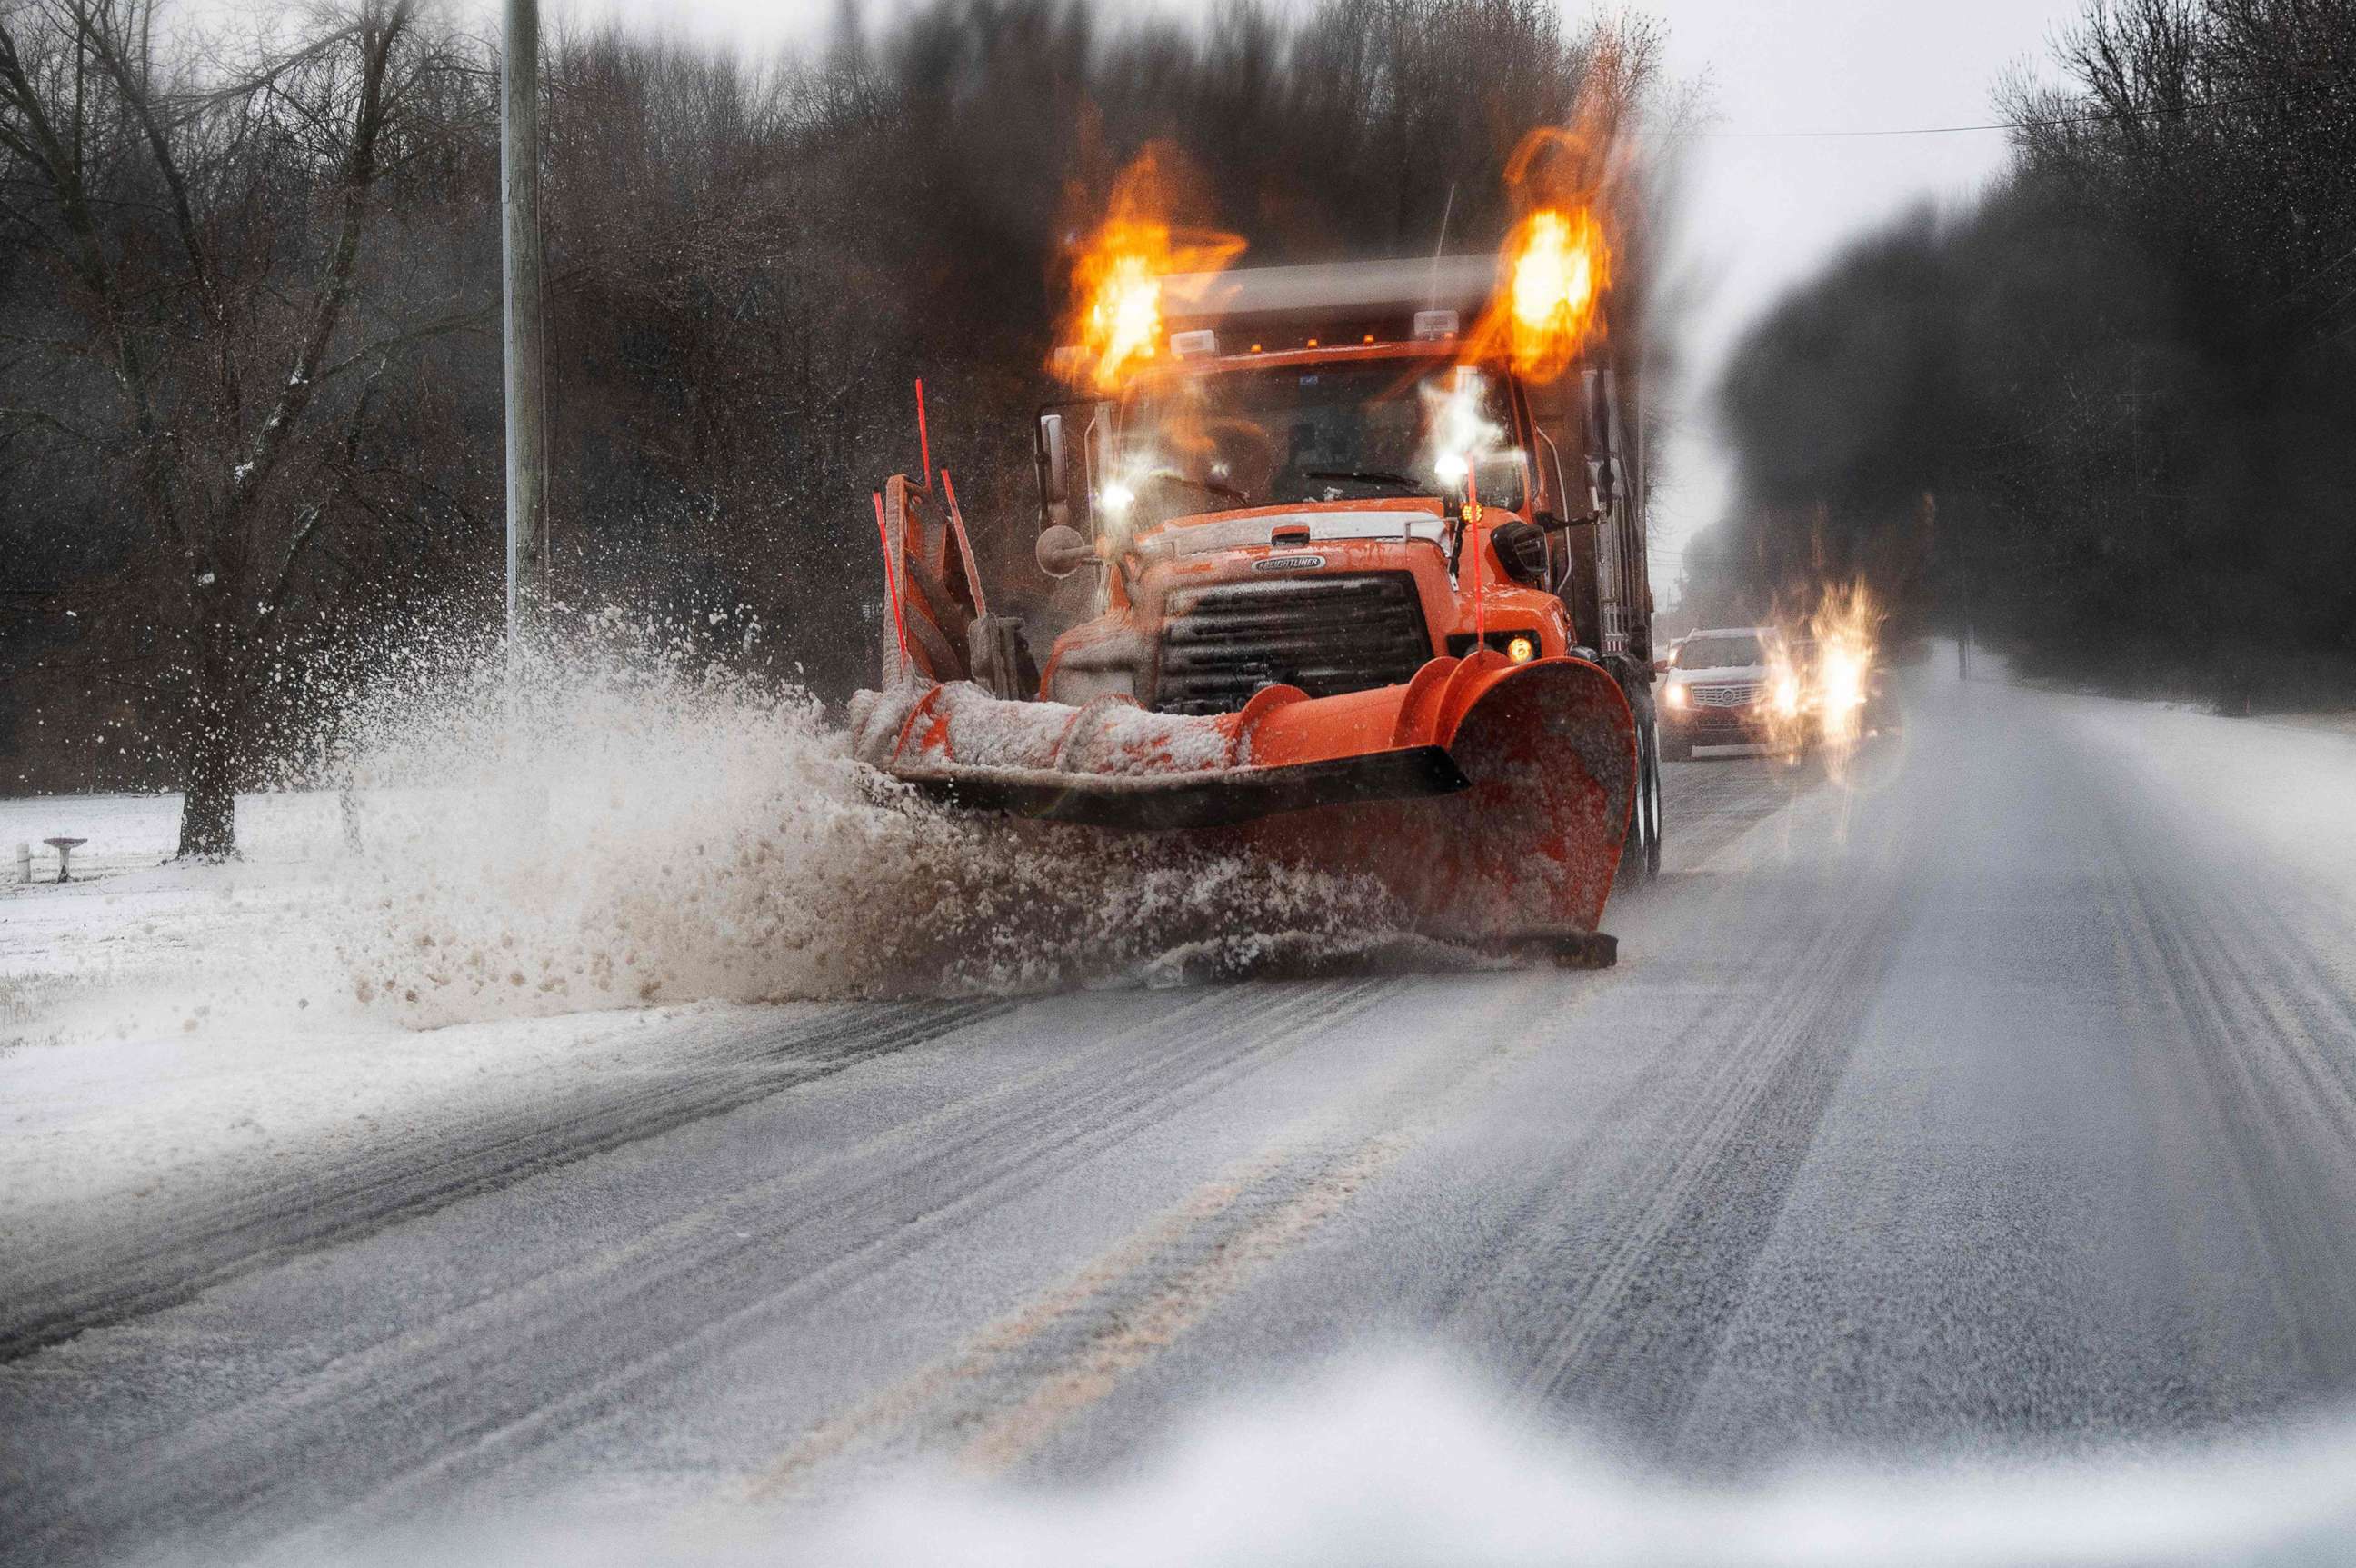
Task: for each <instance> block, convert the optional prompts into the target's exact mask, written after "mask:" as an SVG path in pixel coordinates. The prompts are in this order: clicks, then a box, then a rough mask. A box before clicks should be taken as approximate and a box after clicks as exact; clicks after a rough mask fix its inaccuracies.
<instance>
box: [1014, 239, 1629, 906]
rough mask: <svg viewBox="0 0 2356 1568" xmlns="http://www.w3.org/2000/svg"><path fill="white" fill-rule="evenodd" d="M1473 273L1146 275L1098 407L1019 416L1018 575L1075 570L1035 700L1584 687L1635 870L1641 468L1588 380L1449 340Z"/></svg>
mask: <svg viewBox="0 0 2356 1568" xmlns="http://www.w3.org/2000/svg"><path fill="white" fill-rule="evenodd" d="M1494 278H1495V263H1494V259H1493V258H1490V257H1485V256H1481V257H1461V258H1449V259H1445V260H1443V261H1442V262H1440V263H1431V262H1423V263H1354V264H1349V265H1343V266H1321V267H1284V268H1265V269H1255V270H1253V271H1251V272H1244V273H1226V274H1213V275H1206V276H1202V277H1185V276H1181V277H1175V278H1172V279H1168V280H1165V283H1164V290H1163V297H1164V300H1165V302H1167V303H1166V309H1167V312H1168V317H1169V320H1168V325H1169V327H1170V328H1171V329H1170V331H1169V333H1168V338H1167V348H1166V351H1163V352H1159V353H1157V354H1156V355H1154V356H1153V358H1152V359H1151V360H1150V361H1149V362H1148V363H1147V364H1145V365H1144V366H1142V367H1141V368H1140V369H1139V370H1138V371H1136V372H1135V373H1134V374H1133V375H1131V376H1130V378H1129V379H1128V380H1127V381H1126V383H1125V384H1124V385H1123V386H1121V387H1120V388H1119V389H1118V391H1117V392H1115V393H1114V394H1113V395H1108V396H1106V397H1102V398H1098V399H1094V400H1088V401H1085V402H1079V403H1066V404H1060V405H1057V406H1055V407H1052V408H1050V409H1048V410H1046V411H1044V412H1043V413H1042V415H1041V417H1040V421H1039V430H1038V442H1037V460H1038V467H1039V477H1040V494H1041V518H1042V523H1043V532H1042V535H1041V539H1040V548H1039V561H1040V564H1041V566H1042V568H1043V569H1044V570H1045V571H1047V572H1048V573H1049V574H1050V575H1056V576H1063V575H1070V574H1072V573H1075V572H1087V573H1090V574H1093V582H1092V584H1091V585H1090V586H1089V599H1088V607H1089V609H1090V610H1091V611H1092V612H1093V613H1091V614H1088V615H1087V617H1086V618H1084V619H1082V620H1081V621H1080V622H1079V623H1078V624H1077V625H1075V626H1073V627H1072V628H1070V629H1068V630H1066V632H1065V633H1064V634H1063V635H1062V636H1061V637H1059V638H1058V639H1056V640H1055V646H1054V648H1053V650H1052V651H1051V653H1050V654H1049V656H1048V658H1047V660H1046V661H1045V664H1044V668H1043V671H1042V676H1041V685H1040V691H1039V695H1040V696H1042V697H1044V698H1046V699H1048V700H1050V701H1053V702H1056V703H1066V704H1071V705H1075V706H1077V705H1081V704H1084V703H1087V702H1090V701H1093V700H1096V699H1098V698H1103V697H1107V696H1117V697H1124V698H1128V699H1130V700H1131V701H1134V702H1135V703H1138V704H1139V705H1140V706H1141V707H1143V708H1145V709H1147V710H1149V711H1152V712H1160V713H1172V714H1213V713H1222V712H1230V711H1233V710H1236V709H1238V708H1240V707H1242V706H1243V704H1244V703H1246V702H1247V701H1248V700H1249V699H1250V698H1251V696H1252V695H1253V693H1255V692H1257V691H1258V690H1260V689H1262V688H1264V687H1268V686H1278V685H1281V686H1291V687H1296V688H1298V689H1300V690H1301V691H1302V692H1305V693H1308V694H1309V695H1311V696H1312V697H1324V696H1336V695H1341V694H1344V693H1352V692H1359V691H1365V690H1369V689H1372V688H1375V687H1381V686H1391V685H1397V684H1400V683H1403V682H1407V681H1408V680H1409V679H1410V678H1411V677H1412V676H1413V675H1414V674H1415V672H1416V671H1418V669H1419V668H1420V667H1421V666H1422V665H1423V664H1424V663H1425V662H1426V661H1428V660H1431V659H1433V658H1436V657H1441V656H1455V657H1459V658H1461V657H1463V656H1465V655H1467V654H1468V653H1470V652H1472V651H1473V650H1475V649H1476V648H1478V647H1484V646H1485V647H1486V648H1488V649H1490V650H1494V651H1496V652H1497V653H1500V654H1503V655H1504V656H1505V657H1506V658H1507V659H1509V660H1514V661H1515V662H1516V663H1521V662H1526V661H1529V660H1536V659H1541V658H1550V657H1558V656H1564V655H1568V656H1571V657H1575V658H1580V659H1584V660H1589V661H1591V662H1594V663H1598V664H1600V665H1601V666H1602V667H1603V668H1604V669H1605V670H1606V671H1608V672H1610V673H1611V674H1612V677H1613V679H1614V680H1615V681H1616V682H1618V683H1619V684H1620V686H1621V688H1622V693H1623V694H1624V695H1625V696H1626V697H1627V698H1628V701H1629V703H1630V707H1631V710H1632V713H1633V714H1634V716H1635V719H1636V724H1637V733H1638V750H1639V764H1640V768H1639V771H1640V777H1641V780H1642V782H1641V783H1640V787H1639V789H1638V796H1637V806H1636V809H1635V811H1634V813H1633V818H1634V823H1633V826H1632V829H1631V841H1632V843H1631V847H1632V848H1635V849H1638V850H1639V851H1640V853H1639V854H1638V855H1637V856H1636V857H1635V864H1636V865H1638V866H1642V867H1649V866H1650V865H1655V864H1656V863H1657V857H1658V853H1659V836H1660V835H1659V829H1660V819H1659V799H1658V743H1657V736H1656V731H1655V725H1654V722H1653V704H1652V700H1651V686H1652V676H1653V670H1652V664H1651V646H1650V629H1651V600H1650V593H1649V589H1648V588H1647V587H1646V585H1645V578H1644V530H1643V526H1642V516H1643V513H1642V495H1641V487H1640V479H1641V473H1640V468H1639V466H1638V464H1637V463H1636V461H1635V454H1634V453H1633V451H1631V450H1629V449H1628V447H1627V445H1626V444H1625V443H1624V442H1623V441H1622V439H1621V435H1620V432H1621V419H1620V413H1619V408H1618V404H1617V393H1616V376H1615V373H1614V368H1613V367H1612V366H1611V365H1610V364H1609V363H1604V364H1599V365H1588V366H1582V367H1580V368H1578V369H1576V370H1575V371H1573V372H1572V373H1571V374H1569V375H1568V376H1565V377H1563V378H1561V379H1560V380H1559V381H1557V382H1556V383H1554V384H1552V385H1537V384H1533V383H1531V382H1529V381H1526V379H1525V378H1523V377H1521V376H1519V375H1517V374H1515V371H1514V370H1513V368H1512V366H1511V364H1510V363H1509V362H1508V361H1507V360H1506V359H1505V357H1504V356H1503V355H1502V354H1489V353H1483V352H1482V351H1481V350H1480V349H1478V348H1477V347H1476V346H1474V345H1473V344H1472V342H1470V341H1468V338H1467V336H1466V328H1467V325H1468V324H1469V323H1470V322H1472V320H1473V319H1475V318H1476V317H1477V313H1478V311H1479V309H1480V307H1481V306H1482V304H1483V302H1484V301H1485V299H1486V297H1487V295H1489V293H1490V292H1491V291H1492V290H1493V289H1494Z"/></svg>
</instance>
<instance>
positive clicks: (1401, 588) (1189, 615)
mask: <svg viewBox="0 0 2356 1568" xmlns="http://www.w3.org/2000/svg"><path fill="white" fill-rule="evenodd" d="M1430 657H1431V637H1430V633H1429V632H1427V631H1426V630H1425V629H1424V624H1423V606H1422V604H1421V602H1420V601H1419V600H1418V599H1417V597H1416V592H1415V578H1414V577H1413V576H1412V575H1409V574H1408V573H1405V572H1366V573H1357V574H1349V575H1333V576H1301V577H1276V578H1270V579H1269V580H1268V581H1265V582H1261V581H1250V582H1242V583H1219V584H1215V585H1211V586H1208V587H1202V588H1181V589H1179V590H1177V591H1175V592H1173V594H1172V595H1171V596H1170V600H1169V603H1168V604H1167V605H1166V606H1165V607H1164V608H1163V614H1162V639H1161V665H1160V669H1159V671H1158V672H1157V678H1156V681H1155V684H1154V700H1153V706H1154V707H1155V708H1157V709H1159V710H1160V711H1161V712H1162V713H1165V714H1224V713H1231V712H1233V711H1234V710H1235V709H1237V708H1240V707H1242V706H1243V705H1244V703H1245V702H1246V701H1248V699H1249V698H1250V696H1251V694H1252V693H1254V692H1257V691H1258V690H1259V689H1260V688H1261V687H1262V686H1275V685H1282V686H1298V687H1300V688H1301V690H1302V691H1304V692H1306V693H1309V694H1310V695H1311V696H1312V697H1331V696H1334V695H1336V694H1338V693H1344V692H1364V691H1366V690H1368V689H1369V688H1372V687H1376V686H1395V685H1398V683H1400V682H1404V681H1406V680H1407V679H1408V677H1410V676H1412V675H1413V674H1414V673H1415V672H1416V671H1417V670H1419V669H1420V668H1421V667H1422V665H1423V663H1424V661H1425V660H1428V659H1430Z"/></svg>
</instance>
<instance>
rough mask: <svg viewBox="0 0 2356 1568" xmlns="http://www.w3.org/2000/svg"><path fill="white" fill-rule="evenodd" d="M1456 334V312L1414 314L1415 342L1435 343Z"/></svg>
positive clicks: (1428, 311)
mask: <svg viewBox="0 0 2356 1568" xmlns="http://www.w3.org/2000/svg"><path fill="white" fill-rule="evenodd" d="M1456 332H1457V317H1456V312H1454V311H1452V310H1419V311H1417V312H1416V313H1415V340H1416V341H1417V342H1419V343H1436V342H1438V341H1440V339H1441V338H1453V337H1455V336H1456Z"/></svg>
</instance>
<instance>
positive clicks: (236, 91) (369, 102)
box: [0, 0, 484, 857]
mask: <svg viewBox="0 0 2356 1568" xmlns="http://www.w3.org/2000/svg"><path fill="white" fill-rule="evenodd" d="M156 24H157V14H156V11H155V4H154V0H34V3H32V4H29V5H22V6H19V7H17V8H16V9H15V10H13V11H10V12H8V13H6V14H5V17H4V18H0V156H5V159H6V164H7V166H6V177H7V180H8V189H9V191H10V193H11V197H12V204H11V206H10V208H9V209H8V213H7V216H8V219H9V220H10V222H11V223H12V225H13V226H14V228H15V229H16V231H17V233H16V237H17V238H18V240H19V242H20V243H21V244H23V245H24V246H25V247H26V248H27V250H29V251H30V252H32V253H33V254H35V255H37V256H38V257H40V258H41V259H42V260H43V261H44V262H46V263H48V273H49V274H50V276H51V278H52V279H53V282H54V286H53V287H52V289H51V290H50V291H49V292H48V296H47V297H46V299H45V300H44V301H43V302H42V303H43V305H44V306H46V310H45V312H44V314H46V315H47V316H48V318H49V320H50V322H51V323H52V325H51V328H50V330H49V331H48V332H47V333H45V334H42V335H40V336H39V337H37V338H34V339H33V340H31V341H20V342H19V343H18V344H17V345H16V347H17V349H18V351H19V352H20V353H21V354H23V355H24V356H26V357H27V358H31V359H35V360H40V361H41V362H42V368H43V369H44V371H45V372H46V373H47V376H48V379H47V380H46V381H45V382H44V384H45V385H47V386H48V388H50V389H51V393H52V395H51V396H49V397H48V398H46V399H44V400H43V401H42V402H39V403H33V404H30V405H27V406H16V407H10V408H7V409H5V410H0V421H5V422H6V423H7V424H9V425H11V426H14V427H23V426H28V425H31V426H38V427H40V428H41V430H42V431H43V432H44V433H45V434H46V435H48V437H50V438H51V439H52V440H53V441H55V442H57V443H59V445H60V446H62V447H64V448H67V449H69V450H70V453H71V454H72V455H73V456H75V457H76V458H78V460H79V461H80V462H81V463H82V464H84V465H87V466H88V467H90V468H91V470H92V471H94V472H96V473H99V474H102V475H103V476H105V477H106V479H107V480H108V482H110V483H111V484H112V485H113V487H114V493H115V495H116V496H117V497H118V498H119V499H118V501H117V505H118V507H119V509H120V510H122V511H123V512H125V513H128V514H130V517H129V519H128V521H129V524H130V527H129V538H130V548H129V550H128V553H127V555H126V559H125V561H124V564H123V571H122V572H121V573H120V574H119V575H116V576H115V577H114V578H113V579H112V582H111V584H110V590H109V592H108V593H107V594H106V595H105V596H103V598H102V600H100V601H99V602H97V603H96V604H94V605H93V610H94V612H95V614H96V617H97V618H99V619H101V620H102V621H103V622H104V623H105V624H106V625H107V626H108V628H109V629H110V631H111V633H112V636H111V638H109V639H105V640H104V641H103V642H102V643H101V644H100V645H99V654H98V656H97V657H96V658H95V659H94V660H92V661H91V664H92V669H91V674H92V676H93V678H95V679H100V680H103V681H106V682H111V683H113V684H117V685H120V686H123V687H125V688H127V689H129V690H130V691H132V692H133V693H136V695H137V696H138V698H139V700H140V701H141V703H143V704H144V705H145V707H146V709H147V710H148V711H149V713H150V714H152V716H153V718H154V721H155V725H156V727H157V732H158V735H159V738H160V739H161V740H162V742H163V744H164V745H165V746H166V748H167V750H168V752H169V754H170V756H171V757H172V759H173V761H174V762H175V764H176V766H177V773H178V779H179V782H180V783H181V785H182V787H183V789H185V791H186V800H185V805H184V807H183V810H182V815H181V822H180V834H179V853H180V854H183V855H198V856H207V857H211V856H220V855H224V854H232V853H234V851H235V848H236V817H235V791H236V789H238V787H239V785H240V784H241V782H242V781H243V780H244V779H246V778H247V777H248V775H249V773H250V771H251V769H252V766H253V764H254V763H255V761H256V760H257V757H258V755H259V753H260V751H261V750H262V746H261V741H262V736H264V734H265V732H266V731H267V730H268V728H269V727H270V725H271V722H272V718H273V708H275V707H280V706H283V705H284V701H285V699H286V695H287V693H288V692H289V690H290V688H291V687H295V686H299V684H300V682H301V681H302V679H303V677H304V675H305V660H306V657H307V656H309V655H310V654H312V653H314V652H315V651H316V649H317V648H318V646H319V644H320V642H321V640H322V639H323V637H324V636H325V635H327V633H328V632H329V631H330V629H331V628H332V627H333V626H334V624H335V621H336V618H337V609H338V602H337V601H338V593H339V589H340V588H341V587H342V586H343V585H345V582H346V581H347V580H348V574H345V573H339V572H338V571H337V568H336V566H335V564H334V563H333V560H332V552H330V551H329V550H327V542H328V541H329V540H330V538H331V537H332V536H333V535H334V534H335V533H336V532H337V531H338V530H339V529H348V528H350V527H353V526H354V525H355V524H358V523H362V522H369V521H374V520H377V519H378V518H379V517H380V514H381V512H382V511H383V510H384V508H383V504H382V503H383V497H382V496H381V494H372V493H371V474H372V471H373V472H376V473H380V472H381V468H382V465H380V464H372V463H371V461H370V451H369V447H370V440H371V436H372V435H374V434H375V433H376V430H377V427H378V425H379V424H380V421H381V420H382V419H383V417H384V415H385V411H384V408H383V402H384V399H383V390H384V389H383V384H382V378H383V376H384V372H385V370H386V368H387V366H388V365H389V364H391V363H392V362H393V361H394V360H395V359H396V358H397V357H398V356H401V355H402V354H403V353H404V352H406V351H408V350H410V349H412V348H413V347H414V346H415V345H417V344H420V343H422V342H424V341H426V340H429V339H431V338H434V337H436V336H438V335H440V334H442V333H445V332H448V331H451V330H454V329H456V328H463V327H468V326H475V325H478V324H479V323H480V320H481V319H482V317H483V308H484V306H483V302H480V301H473V300H467V299H462V298H455V297H450V298H444V299H440V300H437V301H430V302H425V308H424V309H423V310H419V311H414V312H410V313H406V317H405V318H403V319H398V320H394V321H390V322H388V321H381V320H369V319H365V318H364V316H365V314H366V313H363V312H361V311H359V310H358V309H356V306H355V300H356V296H357V295H358V294H359V288H360V284H361V280H362V276H363V270H364V252H366V251H367V250H368V248H369V244H370V242H371V240H372V239H374V238H379V237H380V236H381V235H382V233H383V232H384V230H383V229H382V227H381V226H380V225H377V224H375V223H373V222H372V220H373V219H374V217H375V212H374V202H375V199H376V197H377V194H378V192H379V189H380V186H381V185H382V184H383V182H384V181H385V180H386V178H387V177H388V174H389V171H391V170H392V169H394V168H396V167H397V166H399V165H400V164H401V163H402V162H403V161H404V160H407V159H412V158H418V157H422V156H427V155H428V154H430V153H431V151H432V150H433V148H434V145H435V142H436V139H437V133H436V127H434V126H433V125H431V124H423V123H420V122H417V121H415V120H413V119H412V115H411V114H410V109H411V105H412V100H413V99H416V98H418V97H421V96H423V94H424V93H425V92H426V91H427V85H428V79H430V78H432V77H434V76H435V75H436V74H438V73H444V72H447V71H450V70H454V69H456V67H457V65H458V63H459V62H457V61H456V60H455V59H454V58H453V56H452V55H451V53H450V52H449V50H448V48H447V46H445V45H444V44H441V43H439V42H436V41H434V40H430V39H426V38H422V37H420V35H419V34H418V32H417V29H416V27H415V20H414V17H413V16H412V6H411V5H410V4H409V0H368V3H367V4H366V5H362V6H361V7H360V8H359V9H356V10H351V11H345V12H322V13H320V14H319V16H318V18H317V20H316V23H315V25H314V26H313V27H311V28H310V29H309V30H308V32H307V33H306V34H305V36H303V37H301V38H296V39H295V40H293V41H292V42H286V41H283V40H282V41H280V43H279V44H278V47H276V48H269V49H249V50H247V51H245V52H244V53H242V54H241V55H236V56H229V57H224V58H221V59H218V60H217V61H216V62H215V63H214V64H213V65H212V66H211V67H210V68H209V69H208V70H203V71H201V72H198V71H193V70H179V71H177V72H176V71H173V70H167V69H166V66H165V64H164V63H163V62H162V61H160V60H159V58H158V55H157V51H156V48H155V33H156V30H157V27H156ZM19 336H20V338H22V337H24V336H27V335H19ZM94 381H102V382H103V391H101V390H100V389H99V387H98V386H97V385H94V384H93V382H94Z"/></svg>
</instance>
